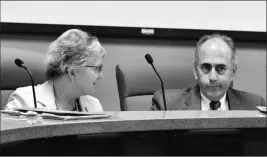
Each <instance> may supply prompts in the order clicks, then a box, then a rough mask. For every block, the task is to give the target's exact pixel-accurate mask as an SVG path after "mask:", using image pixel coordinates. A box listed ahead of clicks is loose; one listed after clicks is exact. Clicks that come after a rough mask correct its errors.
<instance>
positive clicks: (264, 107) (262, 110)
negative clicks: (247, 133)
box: [256, 106, 267, 113]
mask: <svg viewBox="0 0 267 157" xmlns="http://www.w3.org/2000/svg"><path fill="white" fill-rule="evenodd" d="M256 107H257V108H258V109H259V110H260V111H261V112H263V113H266V112H267V111H266V106H256Z"/></svg>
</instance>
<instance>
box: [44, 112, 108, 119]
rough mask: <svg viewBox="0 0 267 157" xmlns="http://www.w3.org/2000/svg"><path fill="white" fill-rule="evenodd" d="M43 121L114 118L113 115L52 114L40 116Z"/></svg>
mask: <svg viewBox="0 0 267 157" xmlns="http://www.w3.org/2000/svg"><path fill="white" fill-rule="evenodd" d="M40 116H41V117H42V118H43V119H55V120H79V119H99V118H107V117H110V116H112V114H95V115H94V114H92V115H85V116H84V115H83V116H77V115H76V116H62V115H55V114H50V113H42V114H41V115H40Z"/></svg>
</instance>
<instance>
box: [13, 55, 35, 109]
mask: <svg viewBox="0 0 267 157" xmlns="http://www.w3.org/2000/svg"><path fill="white" fill-rule="evenodd" d="M15 64H16V65H17V66H18V67H20V68H24V69H25V70H26V71H27V72H28V73H29V75H30V77H31V83H32V91H33V100H34V107H35V108H37V105H36V96H35V90H34V82H33V78H32V73H31V72H30V71H29V69H28V68H27V67H26V66H25V64H24V62H23V61H22V60H20V59H18V58H17V59H15Z"/></svg>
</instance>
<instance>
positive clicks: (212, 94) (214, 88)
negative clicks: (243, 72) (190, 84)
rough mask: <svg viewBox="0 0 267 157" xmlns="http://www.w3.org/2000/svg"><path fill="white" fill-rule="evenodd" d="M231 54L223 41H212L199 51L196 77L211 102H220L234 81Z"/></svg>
mask: <svg viewBox="0 0 267 157" xmlns="http://www.w3.org/2000/svg"><path fill="white" fill-rule="evenodd" d="M231 53H232V52H231V49H230V47H229V46H228V45H227V44H226V43H225V42H224V41H222V40H221V39H210V40H208V41H206V42H205V43H203V45H202V46H201V47H200V49H199V53H198V63H197V66H196V68H195V69H194V75H195V78H196V80H197V81H198V83H199V86H200V90H201V92H202V93H203V94H204V95H205V96H206V97H207V98H208V99H210V100H214V101H216V100H217V101H218V100H220V99H221V98H222V97H223V95H224V94H225V93H226V92H227V90H228V87H229V85H230V83H231V82H232V81H233V79H234V75H235V71H236V70H233V67H232V64H231Z"/></svg>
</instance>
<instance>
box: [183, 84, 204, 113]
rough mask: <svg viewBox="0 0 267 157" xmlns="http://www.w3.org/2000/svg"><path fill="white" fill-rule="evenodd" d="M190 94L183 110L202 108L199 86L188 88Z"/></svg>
mask: <svg viewBox="0 0 267 157" xmlns="http://www.w3.org/2000/svg"><path fill="white" fill-rule="evenodd" d="M188 93H189V94H188V96H187V98H186V99H185V101H184V104H185V105H184V106H183V108H182V109H183V110H201V102H200V93H199V86H198V85H196V86H194V87H193V88H191V87H190V88H189V89H188Z"/></svg>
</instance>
